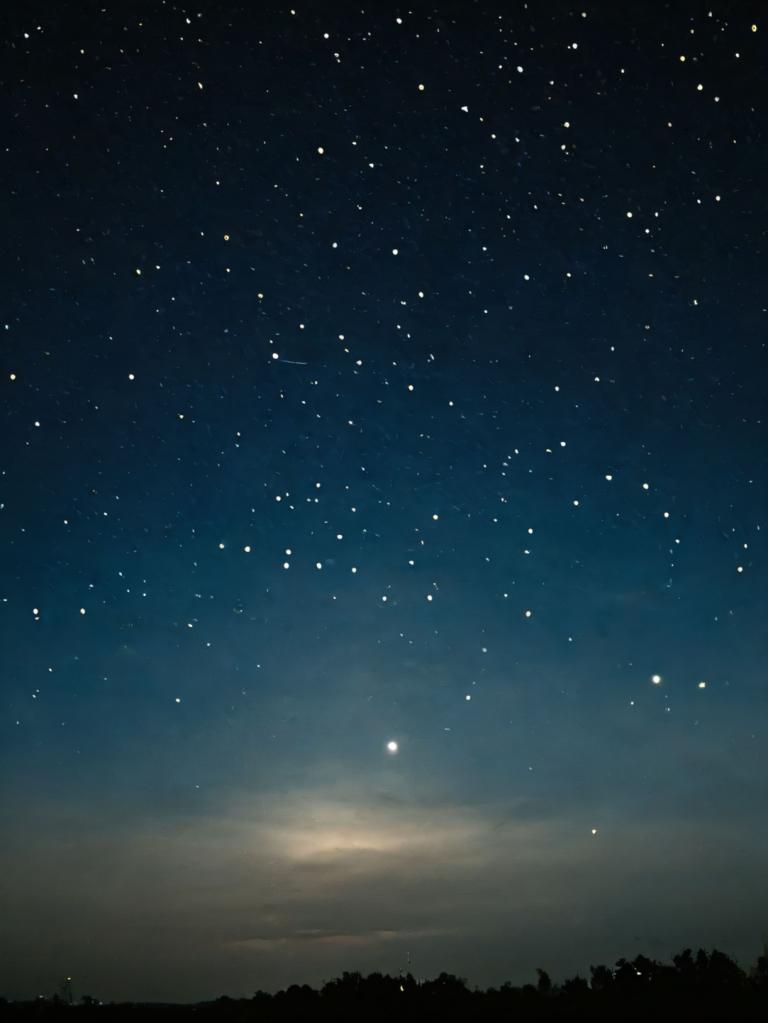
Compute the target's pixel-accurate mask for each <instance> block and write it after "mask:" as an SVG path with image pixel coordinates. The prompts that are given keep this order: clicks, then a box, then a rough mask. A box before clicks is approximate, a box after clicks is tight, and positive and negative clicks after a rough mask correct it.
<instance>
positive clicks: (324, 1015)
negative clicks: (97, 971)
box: [0, 948, 768, 1023]
mask: <svg viewBox="0 0 768 1023" xmlns="http://www.w3.org/2000/svg"><path fill="white" fill-rule="evenodd" d="M589 974H590V975H589V979H587V978H586V977H582V976H580V975H578V974H577V975H576V976H574V977H570V978H569V979H567V980H564V981H562V983H559V984H556V983H553V981H552V980H551V978H550V976H549V974H548V973H547V972H546V971H545V970H543V969H539V970H537V975H538V978H537V981H536V983H535V984H524V985H523V986H521V987H514V986H513V985H512V984H509V983H505V984H502V985H501V987H498V988H493V987H491V988H488V989H487V990H480V989H478V988H474V989H472V988H470V987H469V986H468V985H467V982H466V981H465V980H464V979H463V978H461V977H456V976H454V975H453V974H449V973H441V974H440V975H439V976H438V977H436V978H435V979H433V980H416V979H415V978H414V977H413V976H412V975H411V974H410V973H408V974H405V975H401V976H397V977H392V976H390V975H387V974H381V973H371V974H369V975H368V976H367V977H364V976H363V975H362V974H360V973H356V972H344V973H343V974H342V975H341V977H338V978H336V979H335V980H330V981H328V982H327V983H325V984H324V985H323V986H322V988H320V989H316V988H312V987H310V986H309V985H307V984H302V985H298V984H292V985H291V986H290V987H288V988H286V989H285V990H281V991H278V992H277V993H276V994H268V993H267V992H265V991H257V992H256V993H255V994H254V995H253V997H252V998H230V997H228V996H226V995H223V996H222V997H221V998H217V999H215V1000H214V1001H210V1002H199V1003H196V1004H187V1005H174V1004H162V1005H160V1004H151V1003H141V1002H131V1003H115V1002H110V1003H103V1002H101V1001H99V1000H98V999H97V998H93V997H91V996H89V995H84V996H83V997H82V998H80V999H78V1000H77V1001H76V1002H74V1001H70V999H71V990H70V995H69V998H67V997H62V995H61V994H57V995H54V996H53V997H52V998H42V997H41V998H38V999H35V1000H34V1001H25V1002H20V1001H16V1002H9V1001H6V1000H5V999H0V1021H5V1020H46V1019H60V1018H63V1017H66V1019H68V1020H70V1021H72V1023H76V1021H80V1020H83V1019H87V1020H91V1019H92V1018H93V1017H98V1019H99V1021H103V1023H113V1021H114V1023H118V1021H119V1023H122V1021H126V1023H133V1021H137V1023H138V1020H144V1019H146V1018H147V1017H155V1016H158V1017H161V1018H162V1019H163V1020H166V1021H168V1023H176V1021H181V1020H184V1021H187V1020H192V1019H196V1020H202V1021H205V1020H211V1021H213V1020H223V1021H226V1023H240V1021H243V1023H245V1021H248V1023H288V1021H291V1023H293V1021H310V1020H312V1021H324V1020H329V1021H334V1023H339V1021H344V1023H346V1021H352V1020H354V1021H374V1023H384V1021H385V1020H387V1021H390V1020H398V1021H399V1020H414V1021H415V1020H419V1021H422V1020H429V1021H435V1023H436V1021H438V1020H440V1021H445V1020H448V1021H451V1020H462V1021H475V1020H477V1021H481V1020H488V1021H491V1020H494V1021H496V1020H498V1021H509V1023H515V1021H519V1023H528V1021H547V1020H585V1021H586V1020H590V1021H591V1020H595V1021H606V1023H607V1021H608V1020H611V1021H640V1020H648V1019H649V1018H651V1017H656V1018H658V1017H661V1018H664V1019H665V1018H669V1019H675V1020H681V1021H682V1020H692V1021H693V1020H695V1021H715V1020H717V1021H722V1023H731V1021H734V1023H736V1021H739V1023H740V1021H752V1020H754V1021H758V1020H760V1021H763V1023H764V1021H767V1020H768V953H767V954H765V955H762V956H760V957H759V958H758V960H757V962H756V963H755V965H754V966H753V967H752V968H751V969H750V970H749V971H746V972H745V971H744V970H742V969H741V967H740V966H738V965H737V963H735V962H734V960H733V959H731V958H729V957H728V956H727V955H725V954H724V953H723V952H719V951H718V950H717V949H714V950H713V951H711V952H706V951H705V950H704V949H701V948H700V949H699V950H698V952H697V953H696V954H695V955H694V953H693V952H692V951H691V949H685V951H683V952H681V953H679V954H678V955H676V956H673V958H672V962H671V963H663V962H659V961H657V960H655V959H648V958H647V957H646V956H643V955H638V956H636V957H635V958H634V959H632V960H627V959H619V960H618V962H617V963H616V965H615V966H614V967H613V968H611V967H608V966H590V969H589Z"/></svg>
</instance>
